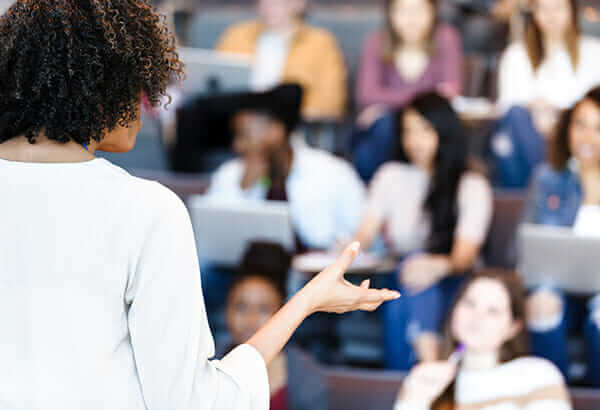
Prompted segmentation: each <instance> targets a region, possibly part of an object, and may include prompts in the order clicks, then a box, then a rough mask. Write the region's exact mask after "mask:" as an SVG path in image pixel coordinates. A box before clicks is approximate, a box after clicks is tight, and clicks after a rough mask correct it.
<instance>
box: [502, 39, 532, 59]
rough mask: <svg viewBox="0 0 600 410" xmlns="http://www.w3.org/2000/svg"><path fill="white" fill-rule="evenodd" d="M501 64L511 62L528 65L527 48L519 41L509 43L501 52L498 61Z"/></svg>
mask: <svg viewBox="0 0 600 410" xmlns="http://www.w3.org/2000/svg"><path fill="white" fill-rule="evenodd" d="M500 62H501V63H503V62H504V63H506V62H511V63H513V64H514V63H521V64H528V63H529V55H528V54H527V48H526V47H525V43H523V42H521V41H514V42H512V43H510V44H509V45H508V46H507V47H506V48H505V49H504V51H503V52H502V57H501V60H500Z"/></svg>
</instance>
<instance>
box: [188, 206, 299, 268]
mask: <svg viewBox="0 0 600 410" xmlns="http://www.w3.org/2000/svg"><path fill="white" fill-rule="evenodd" d="M187 206H188V210H189V212H190V217H191V220H192V225H193V227H194V234H195V237H196V247H197V249H198V257H199V259H200V261H201V262H208V263H213V264H216V265H219V266H224V267H236V266H238V265H239V264H240V262H241V261H242V258H243V256H244V253H245V252H246V249H247V248H248V246H249V245H250V244H251V243H252V242H254V241H267V242H273V243H278V244H281V245H282V246H283V247H284V248H285V249H286V250H288V251H289V252H293V250H294V246H295V241H294V230H293V228H292V223H291V219H290V211H289V206H288V204H287V202H279V201H255V200H235V201H233V200H231V201H224V200H222V199H218V200H217V199H213V198H210V197H206V196H202V195H195V196H192V197H190V198H189V200H188V202H187Z"/></svg>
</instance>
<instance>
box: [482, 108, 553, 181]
mask: <svg viewBox="0 0 600 410" xmlns="http://www.w3.org/2000/svg"><path fill="white" fill-rule="evenodd" d="M490 154H491V156H492V160H493V162H494V167H495V178H494V179H495V181H494V183H495V185H497V186H500V187H503V188H525V187H526V186H527V185H528V183H529V178H530V176H531V173H532V171H533V170H534V169H535V168H536V167H537V166H538V165H539V164H541V163H542V162H544V159H545V155H546V142H545V140H544V137H543V136H542V135H540V133H539V132H538V131H537V129H536V128H535V125H534V123H533V119H532V118H531V115H530V114H529V111H528V110H527V109H526V108H523V107H513V108H511V109H510V110H509V111H508V112H507V113H506V114H505V115H504V117H502V119H500V121H499V122H498V124H497V125H496V127H495V129H494V131H493V132H492V137H491V140H490Z"/></svg>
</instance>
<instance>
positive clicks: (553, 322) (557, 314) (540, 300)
mask: <svg viewBox="0 0 600 410" xmlns="http://www.w3.org/2000/svg"><path fill="white" fill-rule="evenodd" d="M563 313H564V303H563V300H562V298H561V296H560V295H559V294H558V293H556V292H554V291H552V290H549V289H541V290H536V291H534V292H533V293H532V294H531V295H530V296H529V297H528V298H527V324H528V326H529V328H530V329H531V330H533V331H548V330H551V329H554V328H556V327H557V326H558V325H559V324H560V322H561V321H562V318H563Z"/></svg>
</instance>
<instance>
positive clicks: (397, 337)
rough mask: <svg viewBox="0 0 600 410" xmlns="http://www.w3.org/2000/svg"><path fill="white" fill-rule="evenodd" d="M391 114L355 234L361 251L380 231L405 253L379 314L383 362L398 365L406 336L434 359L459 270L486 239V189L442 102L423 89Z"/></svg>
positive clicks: (391, 249)
mask: <svg viewBox="0 0 600 410" xmlns="http://www.w3.org/2000/svg"><path fill="white" fill-rule="evenodd" d="M396 115H397V124H398V129H397V130H396V133H397V138H398V140H399V143H398V146H399V150H398V159H397V161H393V162H389V163H387V164H385V165H383V166H382V167H381V168H380V169H379V170H378V172H377V173H376V175H375V177H374V178H373V181H372V182H371V185H370V187H369V196H368V200H367V206H366V209H365V212H364V216H363V221H362V223H361V226H360V228H359V230H358V232H357V234H356V235H355V238H357V239H358V240H360V241H361V243H362V244H363V246H364V247H365V248H368V247H369V246H370V245H371V244H372V243H373V242H374V240H375V239H376V238H377V237H378V236H379V235H380V234H382V235H383V238H384V241H385V244H386V246H387V248H388V251H389V252H391V253H394V254H400V255H404V256H406V258H405V260H404V262H403V264H402V267H401V269H400V272H399V276H398V279H399V283H400V284H401V288H402V289H404V290H405V293H406V295H405V296H406V298H405V299H404V300H403V302H404V303H399V304H389V305H388V308H387V316H386V360H387V361H388V365H389V366H391V367H401V368H405V367H408V366H409V361H408V359H401V357H403V355H404V354H405V353H406V352H405V350H406V349H405V348H403V347H402V344H401V341H406V340H407V338H409V339H410V343H409V344H411V345H413V344H414V345H415V347H416V349H417V354H418V356H419V357H420V358H423V359H425V358H432V357H435V356H436V353H435V352H436V350H437V349H435V339H436V336H435V334H436V333H437V331H438V330H439V327H440V324H441V319H442V317H443V315H444V313H445V308H446V307H447V305H448V303H449V299H450V298H451V296H452V294H453V292H454V291H455V290H456V286H457V284H458V283H459V282H460V279H461V275H460V274H459V273H463V272H466V271H469V270H470V269H471V267H472V266H473V264H474V263H475V262H476V261H477V258H478V255H479V250H480V248H481V245H482V244H483V242H484V241H485V239H486V236H487V231H488V227H489V223H490V219H491V214H492V191H491V188H490V186H489V183H488V181H487V179H486V178H485V176H484V175H483V174H482V173H481V172H479V171H477V170H475V169H474V167H472V166H471V165H470V161H469V159H468V154H467V147H466V142H465V131H464V130H463V127H462V125H461V123H460V120H459V118H458V116H457V114H456V112H455V111H454V110H453V109H452V107H451V105H450V103H449V102H448V100H446V99H445V98H443V97H441V96H440V95H438V94H435V93H433V94H425V95H423V96H420V97H418V98H416V99H415V100H413V101H412V102H411V103H409V104H408V106H407V107H406V108H405V109H404V110H402V111H399V112H398V113H397V114H396ZM421 306H427V309H422V308H421ZM399 322H404V323H405V325H404V326H402V325H400V324H399ZM407 327H408V328H410V329H411V331H410V332H408V331H407ZM408 333H410V335H408Z"/></svg>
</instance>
